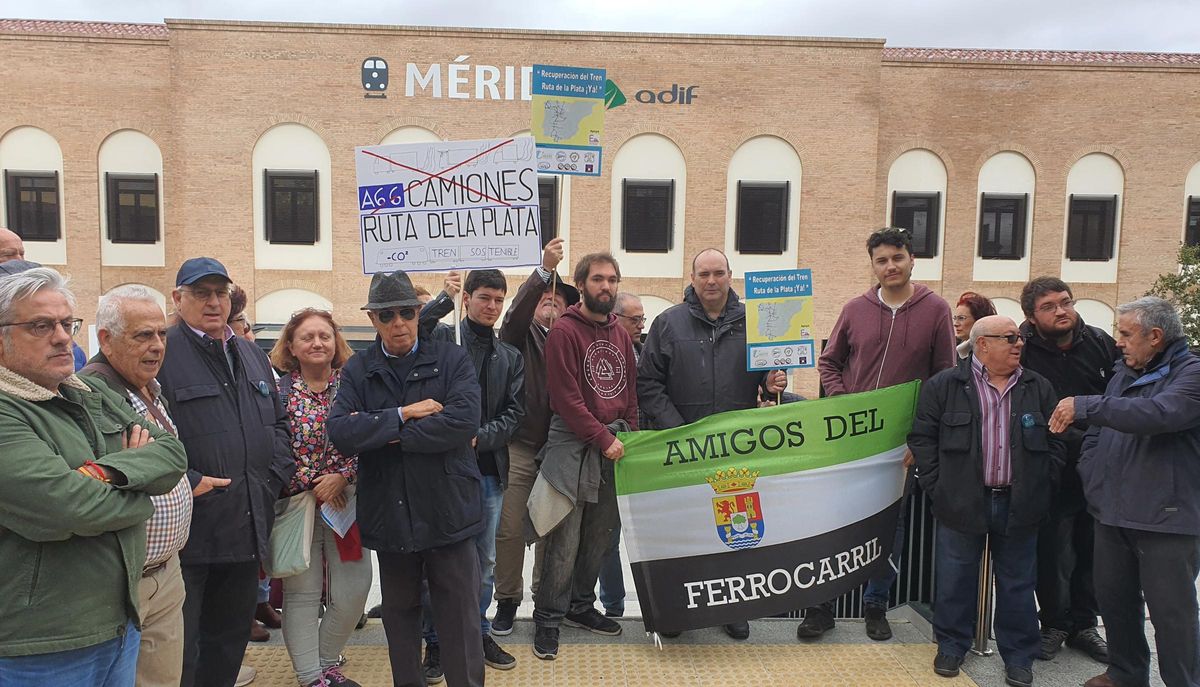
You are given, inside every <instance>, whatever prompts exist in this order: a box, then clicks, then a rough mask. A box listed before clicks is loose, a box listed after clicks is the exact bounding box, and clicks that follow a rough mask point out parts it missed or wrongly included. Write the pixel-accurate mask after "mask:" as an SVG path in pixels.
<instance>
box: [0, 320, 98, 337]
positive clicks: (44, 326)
mask: <svg viewBox="0 0 1200 687" xmlns="http://www.w3.org/2000/svg"><path fill="white" fill-rule="evenodd" d="M82 326H83V320H81V319H79V318H78V317H68V318H67V319H65V320H51V319H45V320H30V321H29V322H6V323H4V324H0V327H24V328H25V331H27V332H29V333H30V334H32V335H34V336H36V337H37V338H39V339H44V338H46V337H47V336H50V335H51V334H53V333H54V332H55V331H56V330H57V328H58V327H62V328H63V331H65V332H66V333H68V334H70V335H71V336H75V335H76V334H78V333H79V328H80V327H82Z"/></svg>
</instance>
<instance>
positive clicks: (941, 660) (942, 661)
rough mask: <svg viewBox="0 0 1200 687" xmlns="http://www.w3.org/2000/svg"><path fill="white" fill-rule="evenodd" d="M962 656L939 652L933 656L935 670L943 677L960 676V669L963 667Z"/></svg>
mask: <svg viewBox="0 0 1200 687" xmlns="http://www.w3.org/2000/svg"><path fill="white" fill-rule="evenodd" d="M962 662H963V660H962V656H951V655H950V654H943V653H942V652H940V651H939V652H938V655H937V656H934V657H933V672H935V673H937V674H938V675H941V676H942V677H958V669H959V668H961V667H962Z"/></svg>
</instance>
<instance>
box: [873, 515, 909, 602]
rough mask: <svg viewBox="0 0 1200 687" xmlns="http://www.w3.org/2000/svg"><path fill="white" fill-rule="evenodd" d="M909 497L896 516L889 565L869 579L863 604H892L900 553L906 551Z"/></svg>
mask: <svg viewBox="0 0 1200 687" xmlns="http://www.w3.org/2000/svg"><path fill="white" fill-rule="evenodd" d="M907 505H908V499H904V500H903V501H901V502H900V517H898V518H896V537H895V539H894V540H893V543H892V555H891V557H889V558H888V565H887V567H886V568H884V569H883V572H881V573H879V574H878V575H876V576H875V577H872V578H871V579H869V580H867V586H866V589H864V590H863V605H864V606H878V607H883V608H887V607H888V606H890V605H891V603H890V601H891V595H892V585H894V584H895V583H896V575H897V574H898V571H899V570H900V555H901V554H902V553H903V552H904V525H905V522H904V521H905V518H906V517H907V515H908V508H907V507H906V506H907Z"/></svg>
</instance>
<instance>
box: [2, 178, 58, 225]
mask: <svg viewBox="0 0 1200 687" xmlns="http://www.w3.org/2000/svg"><path fill="white" fill-rule="evenodd" d="M4 188H5V189H6V192H7V203H6V206H7V208H8V228H9V229H11V230H13V231H14V232H16V233H17V235H19V236H20V237H21V238H22V239H24V240H26V241H57V240H58V237H59V226H58V217H59V209H58V207H59V206H58V172H14V171H9V170H5V171H4Z"/></svg>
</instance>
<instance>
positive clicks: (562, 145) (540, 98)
mask: <svg viewBox="0 0 1200 687" xmlns="http://www.w3.org/2000/svg"><path fill="white" fill-rule="evenodd" d="M605 81H606V79H605V76H604V70H603V69H587V68H584V67H553V66H549V65H544V64H535V65H533V88H532V90H531V91H530V93H531V95H532V96H533V110H532V114H533V124H532V128H531V130H532V131H533V137H534V140H536V141H537V168H538V171H539V172H541V173H543V174H574V175H579V176H600V163H601V155H602V152H603V151H602V149H601V143H602V139H603V137H604V110H605V102H606V101H605Z"/></svg>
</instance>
